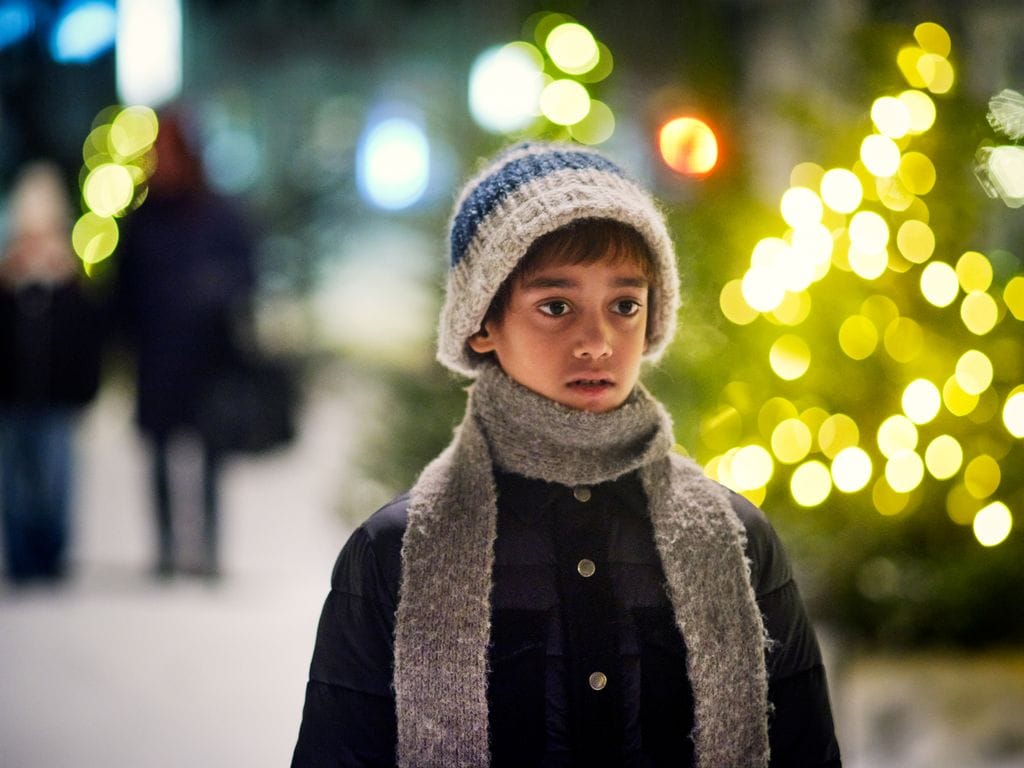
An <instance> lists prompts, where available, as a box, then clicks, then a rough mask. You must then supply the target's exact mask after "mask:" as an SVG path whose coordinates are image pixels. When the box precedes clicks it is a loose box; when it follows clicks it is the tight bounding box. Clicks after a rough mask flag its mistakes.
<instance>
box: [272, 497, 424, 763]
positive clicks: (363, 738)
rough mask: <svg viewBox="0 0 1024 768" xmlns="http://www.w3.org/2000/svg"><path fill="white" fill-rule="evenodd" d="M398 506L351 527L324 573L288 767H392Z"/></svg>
mask: <svg viewBox="0 0 1024 768" xmlns="http://www.w3.org/2000/svg"><path fill="white" fill-rule="evenodd" d="M404 512H405V509H404V504H397V505H395V504H392V505H390V506H389V507H385V508H384V509H383V510H381V511H379V512H378V513H377V514H376V515H374V517H372V518H371V519H370V520H369V521H367V523H366V524H364V525H363V526H361V527H360V528H358V529H356V531H355V532H354V533H353V534H352V536H351V537H350V538H349V540H348V542H347V543H346V544H345V547H344V549H342V551H341V554H340V555H339V556H338V560H337V562H336V564H335V566H334V572H333V574H332V577H331V591H330V593H329V594H328V595H327V599H326V601H325V603H324V608H323V612H322V613H321V616H320V624H319V626H318V628H317V636H316V646H315V648H314V650H313V660H312V663H311V665H310V671H309V682H308V683H307V685H306V699H305V704H304V706H303V710H302V724H301V726H300V728H299V736H298V741H297V743H296V745H295V751H294V754H293V757H292V768H327V766H331V767H332V768H334V767H338V768H340V767H342V766H344V767H345V768H356V767H357V766H358V767H360V768H363V767H366V768H369V767H370V766H375V767H376V766H394V765H395V743H396V724H395V698H394V692H393V690H392V687H391V675H392V665H393V656H394V627H395V618H394V616H395V608H396V605H397V592H398V581H399V577H400V552H401V536H402V532H403V530H404Z"/></svg>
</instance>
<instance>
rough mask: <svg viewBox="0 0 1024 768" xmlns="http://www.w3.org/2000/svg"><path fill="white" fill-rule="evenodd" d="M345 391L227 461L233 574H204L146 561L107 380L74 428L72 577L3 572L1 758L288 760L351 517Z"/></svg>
mask: <svg viewBox="0 0 1024 768" xmlns="http://www.w3.org/2000/svg"><path fill="white" fill-rule="evenodd" d="M335 389H337V387H335ZM343 394H344V393H342V392H337V391H336V392H335V393H334V394H331V393H330V392H328V391H319V392H316V393H314V394H312V395H311V396H310V400H309V402H308V404H307V407H306V410H305V414H304V417H303V425H304V426H303V430H302V432H301V435H300V437H299V439H298V441H297V442H296V444H295V445H293V446H292V447H290V448H289V449H287V450H285V451H282V452H280V453H277V454H274V455H271V456H267V457H261V458H259V459H256V460H244V461H236V462H234V463H233V464H231V465H230V466H229V468H228V470H227V472H226V477H225V488H224V508H225V512H224V531H223V565H224V571H225V576H224V578H223V579H221V580H220V581H219V582H217V583H216V584H207V583H203V582H201V581H196V580H191V579H178V580H173V581H169V582H166V583H158V582H155V581H154V580H152V579H150V578H149V576H148V573H147V570H148V568H149V567H150V553H151V549H152V548H151V536H152V532H151V528H150V525H149V523H150V519H149V505H148V496H147V489H146V464H145V459H146V453H145V450H144V446H143V445H142V444H141V442H140V441H139V438H138V437H137V435H136V433H135V431H134V427H133V425H132V423H131V420H130V412H129V408H128V400H127V396H126V395H125V393H123V392H118V391H117V390H115V389H113V388H108V390H107V391H105V392H103V393H102V396H101V398H100V399H99V400H98V401H97V402H96V403H95V404H94V405H93V406H92V407H91V408H90V410H89V412H88V413H87V414H86V416H85V418H84V421H83V423H82V425H81V432H80V435H79V437H80V442H79V448H80V451H81V455H80V461H79V478H78V493H77V499H78V505H77V510H76V516H75V520H76V532H75V548H74V555H73V560H74V563H75V576H74V578H73V579H72V580H71V582H70V583H69V584H68V585H67V586H65V587H62V588H59V589H46V588H31V589H27V590H22V591H18V592H13V591H10V590H9V589H8V588H7V587H4V586H0V681H2V682H0V765H2V766H4V768H64V767H65V766H66V767H67V768H71V767H72V766H74V767H75V768H81V767H82V766H85V767H87V768H91V767H92V766H103V767H104V768H114V767H116V768H120V767H122V766H131V767H132V768H150V767H152V768H162V767H164V766H167V767H170V766H174V767H175V768H177V767H178V766H185V765H187V766H247V767H250V766H251V767H258V766H282V765H287V764H288V761H289V759H290V756H291V750H292V746H293V745H294V740H295V736H296V733H297V729H298V725H299V720H300V716H301V708H302V697H303V688H304V683H305V679H306V673H307V670H308V665H309V657H310V652H311V650H312V647H313V638H314V632H315V628H316V620H317V617H318V615H319V610H320V604H321V602H322V600H323V597H324V595H325V592H326V589H327V586H328V580H329V576H330V570H331V566H332V564H333V560H334V557H335V556H336V554H337V551H338V548H339V546H340V545H341V544H342V543H343V542H344V540H345V538H346V537H347V535H348V528H347V526H346V525H345V524H344V523H343V522H342V520H341V518H340V516H339V515H338V514H337V511H336V510H337V508H338V503H339V498H340V496H341V494H342V492H343V490H344V485H345V480H346V473H347V471H348V465H349V461H348V458H349V456H350V451H351V450H352V445H351V442H352V438H353V435H354V432H355V428H354V427H355V414H356V413H357V412H359V406H357V405H354V404H352V403H351V402H349V401H347V400H346V399H345V398H344V396H343ZM182 450H183V451H185V454H186V455H187V446H185V447H184V448H182ZM368 511H369V510H368Z"/></svg>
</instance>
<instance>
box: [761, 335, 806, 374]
mask: <svg viewBox="0 0 1024 768" xmlns="http://www.w3.org/2000/svg"><path fill="white" fill-rule="evenodd" d="M768 362H769V364H770V365H771V368H772V370H773V371H774V372H775V375H776V376H778V377H779V378H780V379H785V380H786V381H793V380H795V379H799V378H800V377H801V376H803V375H804V374H805V373H807V369H808V368H809V367H810V365H811V348H810V347H809V346H808V345H807V342H806V341H804V340H803V339H802V338H800V337H799V336H796V335H793V334H786V335H785V336H781V337H779V338H778V339H777V340H776V341H775V343H774V344H772V346H771V349H770V350H769V352H768Z"/></svg>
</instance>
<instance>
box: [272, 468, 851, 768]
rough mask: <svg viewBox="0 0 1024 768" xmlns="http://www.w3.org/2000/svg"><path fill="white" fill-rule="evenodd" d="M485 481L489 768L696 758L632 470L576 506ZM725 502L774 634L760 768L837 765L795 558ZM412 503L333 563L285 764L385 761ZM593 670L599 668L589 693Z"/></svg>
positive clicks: (748, 508)
mask: <svg viewBox="0 0 1024 768" xmlns="http://www.w3.org/2000/svg"><path fill="white" fill-rule="evenodd" d="M496 480H497V487H498V537H497V541H496V544H495V569H494V591H493V594H492V610H493V619H492V635H491V647H490V649H489V664H490V669H491V673H490V676H489V680H488V692H487V693H488V702H489V712H490V730H491V753H492V765H494V766H510V767H511V766H515V768H526V767H527V766H569V765H595V766H620V765H621V766H688V765H692V764H693V762H692V761H693V743H692V741H691V739H690V737H689V734H690V732H691V730H692V728H693V701H692V695H691V691H690V685H689V681H688V679H687V676H686V645H685V642H684V638H682V637H681V635H680V633H679V630H678V629H677V627H676V623H675V619H674V616H673V612H672V607H671V604H670V602H669V599H668V597H667V596H666V594H665V591H664V587H663V582H664V575H663V572H662V569H661V565H660V562H659V559H658V555H657V552H656V550H655V545H654V540H653V533H652V530H651V524H650V521H649V519H648V516H647V514H646V500H645V497H644V493H643V489H642V487H641V485H640V482H639V479H638V478H637V476H636V475H635V474H631V475H627V476H625V477H623V478H620V479H619V480H616V481H614V482H609V483H603V484H601V485H598V486H594V487H593V488H592V489H591V491H592V492H591V494H590V497H589V498H588V499H587V500H586V501H582V502H581V501H580V499H579V498H577V496H576V495H574V494H573V489H571V488H567V487H565V486H561V485H556V484H552V483H545V482H542V481H537V480H529V479H526V478H523V477H521V476H518V475H510V474H502V473H499V474H498V475H497V477H496ZM584 496H585V495H584ZM732 499H733V508H734V509H735V511H736V513H737V515H738V516H739V517H740V519H741V520H742V521H743V524H744V525H745V527H746V531H747V555H748V557H749V559H750V562H751V574H752V580H753V585H754V589H755V593H756V595H757V602H758V605H759V606H760V608H761V610H762V613H763V615H764V618H765V624H766V628H767V631H768V634H769V636H770V638H771V643H770V646H769V651H768V654H767V664H768V673H769V699H770V701H771V704H772V706H773V713H772V716H771V718H770V721H769V736H770V743H771V750H772V763H771V765H772V766H774V767H776V768H778V767H780V766H800V767H801V768H812V767H813V766H838V765H840V762H839V750H838V746H837V744H836V740H835V736H834V730H833V724H832V715H831V710H830V707H829V701H828V692H827V687H826V682H825V674H824V670H823V667H822V662H821V656H820V652H819V649H818V644H817V641H816V639H815V636H814V633H813V630H812V629H811V626H810V624H809V623H808V620H807V617H806V615H805V613H804V608H803V605H802V602H801V599H800V596H799V594H798V592H797V587H796V584H795V582H794V581H793V577H792V573H791V570H790V566H789V563H788V562H787V560H786V557H785V554H784V553H783V551H782V547H781V545H780V543H779V541H778V539H777V538H776V536H775V533H774V531H773V530H772V528H771V526H770V525H769V524H768V522H767V520H766V519H765V518H764V516H763V514H762V513H761V512H760V511H759V510H757V509H756V508H755V507H753V506H752V505H751V504H749V503H748V502H747V501H746V500H744V499H743V498H742V497H740V496H733V497H732ZM407 507H408V496H402V497H399V498H398V499H396V500H395V501H393V502H391V503H390V504H389V505H388V506H386V507H384V508H383V509H381V510H379V511H378V512H377V513H376V514H374V515H373V516H372V517H370V519H369V520H367V521H366V523H364V524H363V525H362V526H361V527H360V528H358V529H357V530H356V531H355V532H354V533H353V535H352V536H351V538H350V539H349V541H348V543H347V544H346V545H345V547H344V549H343V550H342V552H341V555H340V556H339V558H338V561H337V564H336V565H335V568H334V573H333V576H332V580H331V591H330V594H329V595H328V597H327V600H326V603H325V605H324V609H323V614H322V617H321V620H320V626H319V630H318V633H317V640H316V648H315V651H314V654H313V661H312V665H311V669H310V679H309V683H308V686H307V689H306V701H305V708H304V711H303V721H302V726H301V729H300V732H299V738H298V743H297V745H296V748H295V753H294V759H293V763H292V765H293V768H312V767H313V766H392V765H394V764H395V740H396V736H395V729H396V723H395V699H394V692H393V691H392V689H391V673H392V653H393V641H394V622H395V609H396V607H397V604H398V591H399V583H400V577H401V560H400V552H401V544H402V535H403V532H404V530H405V525H406V519H407ZM584 560H586V561H588V562H587V563H584V562H583V561H584ZM590 564H593V566H594V567H593V569H592V568H591V567H590ZM584 574H589V575H584ZM727 609H728V608H727V606H723V610H727ZM592 671H600V672H602V673H606V678H607V680H608V683H607V685H606V686H604V688H602V689H601V690H600V691H595V690H593V689H592V688H591V687H590V685H589V682H588V680H589V674H590V672H592ZM570 681H576V683H577V684H573V683H572V682H570Z"/></svg>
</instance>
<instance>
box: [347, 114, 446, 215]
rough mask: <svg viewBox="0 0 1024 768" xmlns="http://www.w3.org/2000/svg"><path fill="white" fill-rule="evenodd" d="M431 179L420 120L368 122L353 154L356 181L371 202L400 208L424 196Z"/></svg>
mask: <svg viewBox="0 0 1024 768" xmlns="http://www.w3.org/2000/svg"><path fill="white" fill-rule="evenodd" d="M429 180H430V145H429V143H428V141H427V137H426V134H425V133H424V132H423V129H422V128H421V127H420V125H419V123H418V122H416V121H414V120H412V119H410V118H406V117H386V118H384V119H382V120H380V121H379V122H376V123H374V124H371V125H370V127H369V129H368V130H367V131H366V134H365V135H364V136H363V138H362V140H361V141H360V144H359V150H358V153H357V155H356V182H357V185H358V188H359V191H360V193H361V194H362V195H363V197H364V198H365V199H366V200H367V201H368V202H370V203H372V204H373V205H376V206H378V207H379V208H384V209H386V210H401V209H403V208H408V207H409V206H411V205H413V204H415V203H416V202H418V201H419V200H420V198H422V197H423V194H424V192H426V190H427V184H428V182H429Z"/></svg>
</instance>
